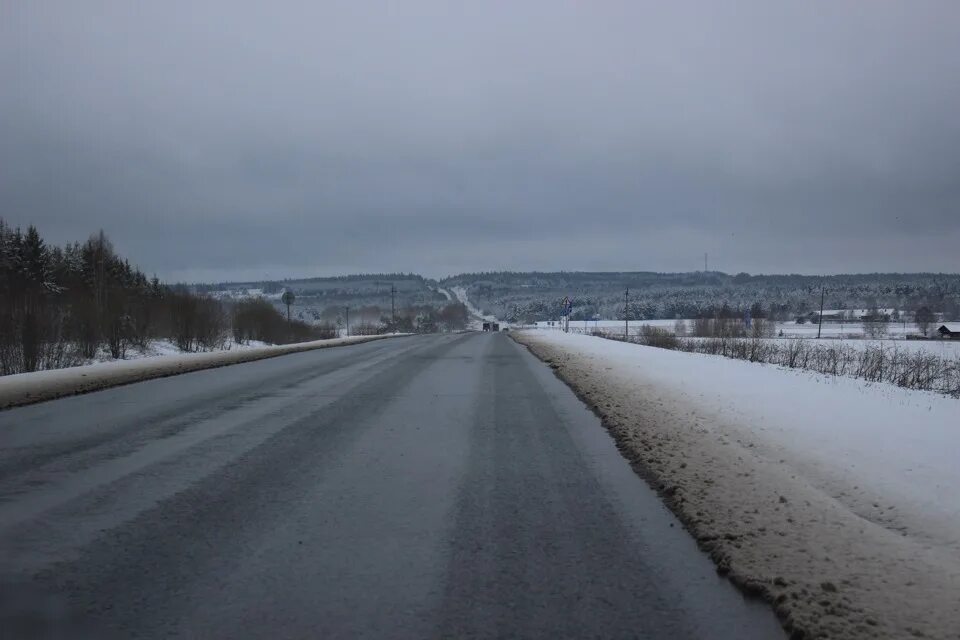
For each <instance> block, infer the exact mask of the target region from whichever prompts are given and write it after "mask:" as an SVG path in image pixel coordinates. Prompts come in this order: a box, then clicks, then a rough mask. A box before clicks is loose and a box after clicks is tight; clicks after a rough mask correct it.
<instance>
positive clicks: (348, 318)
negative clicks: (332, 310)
mask: <svg viewBox="0 0 960 640" xmlns="http://www.w3.org/2000/svg"><path fill="white" fill-rule="evenodd" d="M343 310H344V315H345V316H346V318H347V321H346V330H347V337H348V338H349V337H350V306H349V305H347V306H345V307H344V308H343Z"/></svg>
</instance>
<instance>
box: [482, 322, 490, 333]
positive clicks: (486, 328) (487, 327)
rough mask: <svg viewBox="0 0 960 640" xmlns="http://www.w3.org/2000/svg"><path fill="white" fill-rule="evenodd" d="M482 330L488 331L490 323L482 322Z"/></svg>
mask: <svg viewBox="0 0 960 640" xmlns="http://www.w3.org/2000/svg"><path fill="white" fill-rule="evenodd" d="M483 330H484V331H490V323H489V322H484V323H483Z"/></svg>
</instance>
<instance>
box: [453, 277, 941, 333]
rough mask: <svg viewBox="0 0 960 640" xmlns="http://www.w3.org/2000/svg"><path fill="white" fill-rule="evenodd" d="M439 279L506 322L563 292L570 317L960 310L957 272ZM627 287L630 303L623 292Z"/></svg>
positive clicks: (556, 300)
mask: <svg viewBox="0 0 960 640" xmlns="http://www.w3.org/2000/svg"><path fill="white" fill-rule="evenodd" d="M441 286H444V287H455V286H461V287H464V288H466V290H467V294H468V296H469V298H470V301H471V302H473V303H474V304H475V305H476V306H478V307H480V309H481V310H482V311H484V312H485V313H491V314H494V315H496V316H497V317H498V318H500V319H502V320H507V321H510V322H536V321H539V320H551V319H555V318H556V317H557V316H558V314H559V311H560V306H561V302H562V300H563V299H564V297H565V296H569V297H570V298H571V300H572V304H573V311H572V315H571V317H572V319H574V320H584V319H592V318H594V317H596V316H599V317H600V318H603V319H622V318H624V316H625V314H626V313H629V317H630V318H631V319H636V320H649V319H658V318H665V319H672V318H704V317H717V316H723V317H738V316H742V314H743V312H744V311H746V310H752V313H753V315H754V317H768V318H771V319H775V320H788V319H791V318H793V317H795V316H798V315H801V314H804V313H807V312H809V311H814V310H816V309H818V308H819V305H820V293H821V287H822V288H823V291H824V307H825V308H826V309H871V308H877V307H879V308H889V309H896V310H897V311H898V313H906V314H912V313H913V312H915V311H916V310H917V309H920V308H922V307H926V308H929V309H930V310H932V311H933V312H935V313H937V314H940V315H941V316H942V317H944V318H945V319H957V318H960V274H934V273H908V274H902V273H876V274H857V275H831V276H806V275H750V274H748V273H739V274H736V275H728V274H725V273H721V272H714V271H708V272H692V273H654V272H607V273H590V272H554V273H537V272H527V273H517V272H490V273H473V274H464V275H459V276H455V277H452V278H447V279H444V280H442V281H441ZM628 289H629V297H628V301H629V308H627V307H626V306H625V304H624V293H625V292H626V291H627V290H628Z"/></svg>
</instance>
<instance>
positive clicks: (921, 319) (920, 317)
mask: <svg viewBox="0 0 960 640" xmlns="http://www.w3.org/2000/svg"><path fill="white" fill-rule="evenodd" d="M913 320H914V322H915V323H916V324H917V329H919V330H920V333H922V334H923V335H927V334H928V333H929V332H930V325H931V324H933V323H934V322H935V318H934V316H933V311H930V307H926V306H923V307H920V308H919V309H917V312H916V313H915V314H914V316H913Z"/></svg>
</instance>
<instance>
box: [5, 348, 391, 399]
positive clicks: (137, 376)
mask: <svg viewBox="0 0 960 640" xmlns="http://www.w3.org/2000/svg"><path fill="white" fill-rule="evenodd" d="M404 335H407V334H387V335H380V336H352V337H348V338H335V339H331V340H314V341H311V342H298V343H294V344H285V345H269V346H250V345H235V346H236V348H233V349H230V350H224V351H213V352H203V353H162V354H158V355H151V356H147V357H141V358H138V359H135V360H113V361H110V362H96V363H93V364H88V365H83V366H79V367H69V368H66V369H51V370H48V371H34V372H32V373H19V374H14V375H8V376H2V377H0V409H7V408H10V407H16V406H21V405H25V404H32V403H35V402H42V401H44V400H52V399H54V398H60V397H63V396H69V395H77V394H80V393H87V392H90V391H96V390H99V389H105V388H107V387H113V386H117V385H121V384H129V383H131V382H139V381H141V380H149V379H151V378H160V377H164V376H171V375H177V374H180V373H187V372H189V371H198V370H200V369H210V368H214V367H222V366H226V365H231V364H239V363H241V362H250V361H253V360H262V359H264V358H272V357H275V356H281V355H286V354H289V353H298V352H300V351H311V350H314V349H325V348H327V347H337V346H343V345H349V344H356V343H361V342H369V341H371V340H381V339H383V338H392V337H400V336H404Z"/></svg>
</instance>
